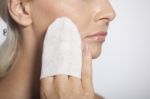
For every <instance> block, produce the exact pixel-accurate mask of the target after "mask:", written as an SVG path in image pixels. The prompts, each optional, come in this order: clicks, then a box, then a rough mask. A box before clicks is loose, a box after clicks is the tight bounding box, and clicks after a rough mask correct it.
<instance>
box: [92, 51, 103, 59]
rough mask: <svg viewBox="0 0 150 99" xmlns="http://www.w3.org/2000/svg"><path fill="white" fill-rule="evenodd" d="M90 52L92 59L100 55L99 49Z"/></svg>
mask: <svg viewBox="0 0 150 99" xmlns="http://www.w3.org/2000/svg"><path fill="white" fill-rule="evenodd" d="M91 54H92V59H96V58H98V57H99V56H100V55H101V51H97V52H91Z"/></svg>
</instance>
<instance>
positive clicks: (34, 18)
mask: <svg viewBox="0 0 150 99" xmlns="http://www.w3.org/2000/svg"><path fill="white" fill-rule="evenodd" d="M8 10H9V13H10V16H11V17H12V19H13V20H14V21H15V22H16V23H17V24H18V27H19V30H20V35H21V41H20V43H21V45H20V47H19V51H18V52H19V54H18V55H17V58H16V60H15V62H14V64H13V68H12V70H11V71H10V72H9V74H8V75H7V76H5V77H4V78H3V79H1V80H0V99H94V98H95V99H101V97H100V96H98V95H95V93H94V89H93V84H92V59H95V58H97V57H98V56H99V55H100V53H101V47H102V42H95V41H93V40H91V39H89V38H86V37H87V36H88V35H90V34H91V33H95V32H99V31H104V32H107V28H108V24H109V22H110V21H112V20H113V19H114V17H115V13H114V11H113V9H112V7H111V6H110V4H109V2H108V1H107V0H8ZM60 16H67V17H69V18H70V19H72V21H73V22H74V23H75V24H76V25H77V27H78V29H79V31H80V33H81V39H82V42H83V53H84V54H83V66H82V75H81V79H78V78H75V77H72V76H65V75H57V76H54V77H48V78H45V79H42V80H41V84H40V80H39V78H40V71H41V63H42V62H41V56H42V50H43V40H44V36H45V32H46V30H47V28H48V26H49V25H50V24H51V23H52V22H53V21H54V20H55V19H56V18H58V17H60ZM87 48H88V49H87ZM60 65H61V64H60ZM40 95H41V96H40ZM40 97H41V98H40Z"/></svg>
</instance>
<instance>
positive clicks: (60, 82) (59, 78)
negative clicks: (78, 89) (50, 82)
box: [54, 75, 69, 96]
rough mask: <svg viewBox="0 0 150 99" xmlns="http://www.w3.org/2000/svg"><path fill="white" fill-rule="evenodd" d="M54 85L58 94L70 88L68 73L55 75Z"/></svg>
mask: <svg viewBox="0 0 150 99" xmlns="http://www.w3.org/2000/svg"><path fill="white" fill-rule="evenodd" d="M54 86H55V91H56V92H57V93H58V95H59V96H61V95H63V94H64V93H65V92H66V91H67V90H68V86H69V83H68V75H56V76H55V77H54Z"/></svg>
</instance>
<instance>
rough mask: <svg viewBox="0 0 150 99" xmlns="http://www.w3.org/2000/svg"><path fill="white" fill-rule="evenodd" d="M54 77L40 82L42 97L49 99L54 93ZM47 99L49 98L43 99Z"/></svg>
mask: <svg viewBox="0 0 150 99" xmlns="http://www.w3.org/2000/svg"><path fill="white" fill-rule="evenodd" d="M53 79H54V77H53V76H49V77H45V78H42V79H41V80H40V92H41V96H42V97H48V96H49V94H51V93H53V89H54V84H53ZM42 99H47V98H42Z"/></svg>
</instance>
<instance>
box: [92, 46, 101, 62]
mask: <svg viewBox="0 0 150 99" xmlns="http://www.w3.org/2000/svg"><path fill="white" fill-rule="evenodd" d="M90 52H91V56H92V59H96V58H98V57H99V56H100V55H101V46H100V45H98V46H96V45H95V46H91V47H90Z"/></svg>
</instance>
